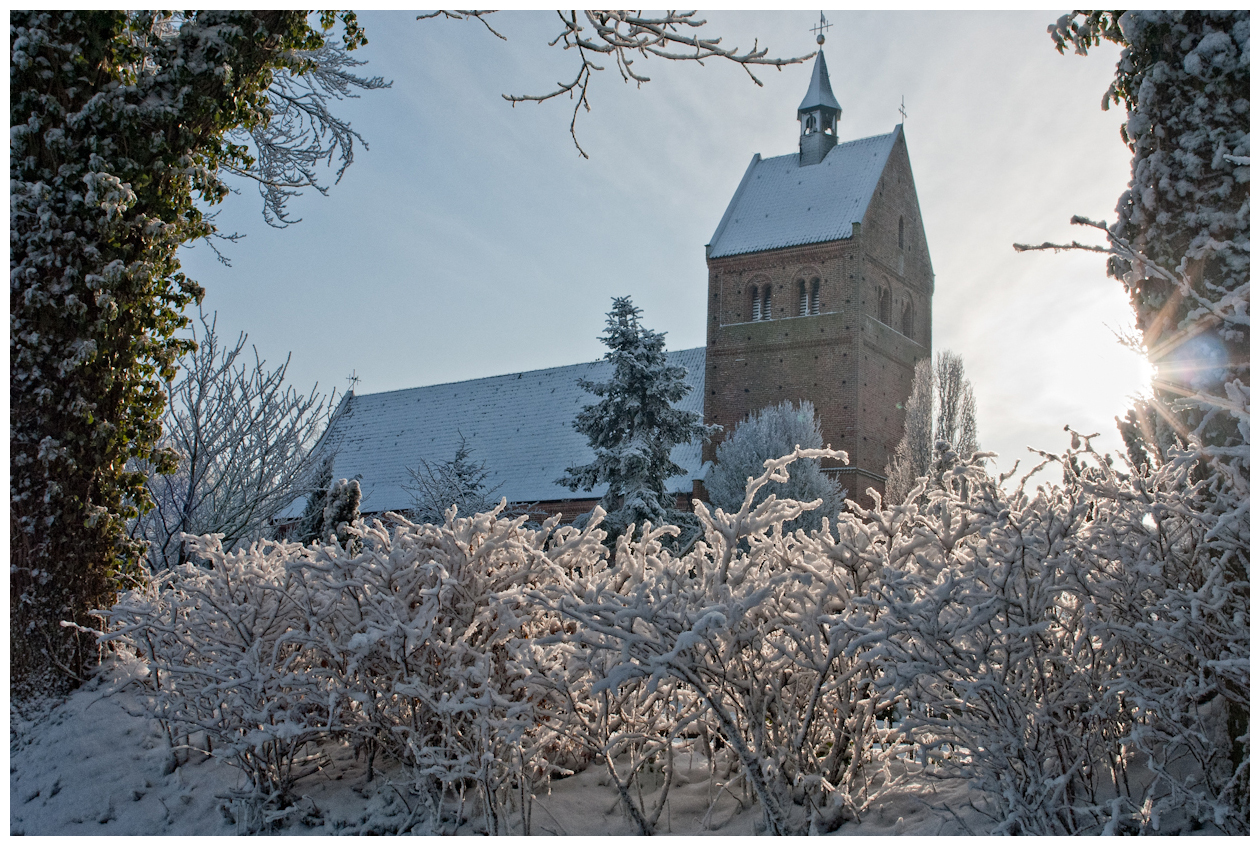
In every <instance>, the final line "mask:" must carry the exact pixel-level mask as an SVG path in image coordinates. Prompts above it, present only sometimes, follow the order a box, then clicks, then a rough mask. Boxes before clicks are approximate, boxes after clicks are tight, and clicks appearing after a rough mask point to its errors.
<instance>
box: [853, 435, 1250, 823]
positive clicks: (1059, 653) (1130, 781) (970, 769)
mask: <svg viewBox="0 0 1260 846" xmlns="http://www.w3.org/2000/svg"><path fill="white" fill-rule="evenodd" d="M1073 442H1074V446H1073V448H1072V449H1070V450H1068V451H1067V452H1065V453H1064V454H1063V455H1060V456H1049V455H1047V458H1048V459H1050V460H1053V461H1056V462H1058V463H1059V464H1061V465H1062V467H1063V469H1064V484H1063V485H1062V486H1047V487H1043V488H1039V489H1038V490H1037V491H1035V492H1033V493H1031V494H1029V493H1027V492H1025V490H1024V488H1023V485H1021V486H1020V487H1019V488H1017V489H1016V490H1015V492H1013V493H1007V492H1005V491H1003V490H1002V488H1001V487H1000V486H999V485H998V484H996V483H995V481H994V480H992V479H991V478H989V477H988V476H987V475H986V474H985V473H984V472H983V470H982V468H981V467H980V462H982V461H983V459H984V457H985V456H984V455H983V454H981V455H978V456H976V457H975V458H974V459H972V460H971V461H969V462H966V463H959V462H957V461H956V457H955V456H953V455H952V453H950V452H946V453H945V454H943V455H941V456H940V457H939V458H938V461H937V467H936V468H935V470H936V472H935V473H934V476H935V478H936V479H937V480H938V481H941V482H943V484H933V485H928V483H927V480H926V479H924V480H921V481H920V485H919V487H918V488H917V489H916V495H915V496H911V497H910V498H909V499H908V502H909V503H911V504H908V505H905V506H901V507H900V508H894V509H891V510H889V511H885V512H882V513H880V512H861V511H860V510H859V516H860V517H861V518H862V519H863V521H864V522H865V524H867V525H869V524H871V523H875V522H887V521H888V519H889V516H890V515H892V514H899V515H900V517H901V528H900V530H899V531H898V532H897V533H896V534H897V537H895V538H893V539H892V541H893V542H892V543H890V544H889V547H888V549H889V552H890V553H891V555H890V557H889V559H888V563H887V566H886V568H885V578H884V579H883V580H881V581H880V582H876V583H874V584H873V585H872V588H873V589H872V590H871V591H869V592H868V593H867V594H866V595H865V596H863V597H861V598H860V599H859V603H860V604H862V605H865V606H866V607H868V608H869V609H870V612H871V614H872V615H875V614H881V615H882V621H881V622H880V623H878V624H876V625H872V626H869V628H868V634H867V642H869V643H870V644H871V645H872V653H879V654H882V655H883V656H884V658H885V662H886V663H885V668H886V671H887V674H886V675H885V676H884V677H883V678H882V680H881V684H882V685H884V686H886V687H887V688H888V689H889V690H890V691H895V692H896V693H898V694H900V695H902V696H904V700H905V702H906V703H907V705H908V708H909V711H908V713H907V714H906V718H905V721H904V728H905V730H906V731H907V732H908V733H909V735H910V736H911V737H912V738H913V740H914V741H915V743H916V746H917V753H916V754H917V757H918V758H919V760H920V762H921V763H922V764H923V765H924V766H925V767H926V771H927V773H928V774H930V775H931V774H934V775H940V776H946V777H950V776H953V777H963V778H966V779H968V780H969V781H970V782H971V785H972V788H973V789H974V790H978V791H980V792H981V793H983V794H985V795H986V796H987V798H988V800H989V803H988V805H987V811H988V812H989V813H990V814H991V815H992V817H993V819H994V822H995V831H996V832H998V833H1030V834H1076V833H1090V832H1095V833H1096V832H1099V831H1126V830H1132V831H1150V830H1158V827H1159V824H1160V819H1161V817H1164V818H1167V817H1168V816H1169V814H1170V813H1171V812H1173V811H1177V812H1181V813H1186V814H1189V815H1191V817H1192V818H1194V819H1197V820H1199V821H1203V822H1211V823H1213V824H1215V825H1216V826H1218V827H1220V828H1222V829H1223V830H1226V831H1234V830H1239V831H1242V830H1246V828H1247V821H1246V816H1245V808H1246V801H1245V799H1246V797H1247V770H1248V755H1247V752H1246V749H1247V747H1246V743H1247V736H1246V732H1247V713H1248V712H1247V708H1248V705H1247V701H1248V700H1247V695H1248V693H1249V690H1250V684H1249V670H1248V656H1249V645H1248V639H1247V638H1248V629H1249V609H1248V604H1247V595H1248V593H1247V592H1248V575H1247V573H1248V568H1247V552H1246V550H1247V539H1248V537H1249V527H1248V524H1247V518H1246V515H1245V510H1242V511H1240V510H1239V508H1238V506H1239V501H1238V500H1233V507H1232V508H1230V507H1228V506H1226V505H1224V503H1225V502H1226V501H1227V500H1229V499H1231V497H1229V496H1225V495H1224V494H1225V492H1224V491H1222V490H1219V489H1218V490H1216V491H1214V492H1213V495H1205V493H1206V491H1205V488H1207V487H1210V486H1209V485H1207V484H1206V483H1203V482H1200V483H1198V484H1195V483H1194V481H1193V479H1192V473H1193V472H1194V471H1193V468H1194V465H1195V455H1194V454H1193V453H1190V452H1186V453H1184V454H1183V455H1182V460H1181V461H1179V462H1172V463H1170V464H1168V465H1166V466H1165V467H1164V468H1161V469H1160V470H1159V471H1157V472H1155V473H1150V472H1149V471H1147V470H1142V471H1138V470H1132V468H1131V470H1132V472H1130V473H1128V474H1122V473H1120V472H1119V471H1117V470H1115V469H1114V468H1113V467H1112V465H1111V463H1110V461H1109V460H1108V459H1105V458H1103V457H1101V456H1098V455H1097V454H1096V453H1094V452H1093V450H1092V448H1091V447H1090V444H1089V439H1088V438H1086V439H1084V441H1083V442H1082V440H1081V439H1080V437H1079V436H1077V435H1075V434H1074V435H1073ZM916 502H918V503H919V504H914V503H916ZM1244 508H1245V506H1244ZM1239 715H1240V716H1239ZM1240 744H1241V752H1240V748H1239V747H1240Z"/></svg>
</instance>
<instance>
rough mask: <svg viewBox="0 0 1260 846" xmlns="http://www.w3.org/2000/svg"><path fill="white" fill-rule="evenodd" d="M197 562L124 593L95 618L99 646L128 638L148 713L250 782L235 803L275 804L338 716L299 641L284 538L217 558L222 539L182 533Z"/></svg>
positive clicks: (310, 762) (313, 761)
mask: <svg viewBox="0 0 1260 846" xmlns="http://www.w3.org/2000/svg"><path fill="white" fill-rule="evenodd" d="M185 540H186V541H187V543H188V546H189V549H190V552H191V555H192V557H193V559H194V560H197V561H199V562H200V564H199V565H190V564H184V565H179V566H177V567H175V568H173V569H171V570H170V571H168V572H166V573H164V574H161V575H158V576H155V577H152V578H150V579H149V580H147V581H146V582H145V583H144V584H143V585H142V586H141V587H139V588H137V589H134V590H131V591H128V592H127V593H125V594H123V596H122V597H121V598H120V599H119V601H118V603H117V604H115V605H114V607H113V608H112V609H111V610H110V611H108V612H107V613H105V614H104V617H105V619H106V621H107V623H108V633H107V634H106V635H105V637H104V638H103V639H104V640H106V641H123V642H126V643H129V644H130V645H131V646H132V647H133V648H134V649H135V650H136V652H137V653H138V654H139V655H140V656H141V657H142V658H144V659H145V660H146V661H147V662H148V665H149V673H150V675H149V684H150V687H151V692H152V698H151V701H152V708H153V714H154V716H156V717H158V718H159V719H160V720H162V722H163V724H164V725H166V726H167V730H168V733H169V734H170V736H171V738H172V741H173V743H174V744H175V745H176V747H178V746H181V745H184V744H187V743H189V741H190V739H191V738H192V737H193V736H194V735H196V734H198V733H201V734H203V736H204V738H205V743H206V747H205V750H204V751H207V752H209V753H210V754H213V755H216V756H218V757H220V758H223V759H225V760H226V761H227V762H228V763H231V764H233V765H234V766H237V767H239V768H240V769H241V771H242V772H243V773H244V774H245V775H246V776H247V777H248V778H249V782H250V787H249V789H248V790H247V791H246V792H245V793H244V794H242V795H241V796H240V797H236V798H238V799H242V800H246V801H247V803H248V804H251V805H253V806H254V807H255V808H256V809H266V808H271V809H276V808H278V807H279V806H282V805H283V804H284V803H285V802H286V801H287V799H288V794H289V791H290V790H291V788H292V786H293V784H294V782H296V781H297V780H298V779H300V778H302V777H303V776H304V775H308V774H310V773H311V772H314V771H315V770H317V769H318V768H319V766H320V765H321V764H322V761H323V756H322V755H321V754H320V753H319V752H318V750H317V749H314V748H312V747H310V746H309V745H308V744H310V743H311V742H313V741H319V740H321V739H323V738H325V737H327V735H328V727H329V726H330V725H333V724H335V723H336V722H338V720H337V718H336V717H335V716H334V715H333V714H331V713H330V712H329V711H328V707H329V705H330V699H329V697H328V696H327V695H325V693H324V690H323V689H322V688H321V685H320V679H319V678H318V677H316V676H314V675H313V674H312V670H313V669H314V667H315V666H317V664H318V662H319V660H320V656H318V655H317V654H315V653H314V652H312V651H311V650H310V649H309V648H308V644H306V643H303V642H300V641H299V639H298V638H297V637H296V635H297V633H298V631H300V629H299V628H297V626H296V625H295V624H297V623H299V622H300V620H301V614H300V609H299V607H298V606H297V605H296V604H295V602H294V593H293V587H294V577H293V576H292V575H291V574H290V573H289V572H288V571H287V569H286V566H285V564H286V561H287V560H289V559H291V558H294V557H296V556H298V555H300V554H301V553H300V550H301V547H297V546H295V545H292V544H274V543H271V542H259V543H256V544H254V545H252V546H250V547H248V548H247V549H243V550H239V551H237V552H232V553H225V552H224V551H223V547H222V543H221V541H222V538H221V537H219V536H215V535H207V536H204V537H201V538H193V537H191V536H186V537H185Z"/></svg>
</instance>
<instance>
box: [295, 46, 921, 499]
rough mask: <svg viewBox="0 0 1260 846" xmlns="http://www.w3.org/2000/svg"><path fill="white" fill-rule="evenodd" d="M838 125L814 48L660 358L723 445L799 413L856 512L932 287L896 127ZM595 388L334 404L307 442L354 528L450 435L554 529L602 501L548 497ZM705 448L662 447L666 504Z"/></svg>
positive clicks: (577, 451)
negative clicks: (353, 503) (322, 452)
mask: <svg viewBox="0 0 1260 846" xmlns="http://www.w3.org/2000/svg"><path fill="white" fill-rule="evenodd" d="M840 114H841V108H840V104H839V102H838V101H837V100H836V97H835V95H834V94H833V93H832V90H831V82H830V79H829V78H828V75H827V63H826V60H825V59H824V58H823V54H822V51H821V50H820V51H819V53H818V55H817V58H816V59H815V60H814V66H813V71H812V75H811V78H810V82H809V88H808V90H807V91H806V93H805V98H804V99H803V100H802V101H801V104H800V106H799V107H798V108H797V111H796V117H797V120H798V121H799V122H800V144H799V149H798V150H797V151H796V152H795V153H790V154H788V155H783V156H776V157H774V158H765V159H763V158H762V157H761V155H760V154H757V155H754V156H753V157H752V161H751V162H750V163H749V165H748V168H747V170H746V171H745V172H744V175H743V178H742V179H741V180H740V182H739V185H738V187H737V188H736V189H735V193H734V195H733V196H732V197H731V200H730V203H729V204H728V205H727V208H726V212H725V214H723V215H722V219H721V220H720V221H719V222H718V224H717V228H716V230H715V231H714V233H713V237H712V238H711V239H710V241H709V243H708V244H707V245H706V246H705V256H706V260H707V264H708V301H707V305H708V308H707V311H708V314H707V324H706V337H705V346H704V347H703V348H698V349H689V350H677V351H673V352H670V353H669V354H668V355H669V359H670V362H671V363H672V364H678V365H681V366H683V367H684V368H686V370H687V377H686V379H687V383H688V384H689V385H690V387H691V391H690V392H689V393H688V395H687V396H686V397H685V398H683V399H682V400H681V401H680V402H679V406H680V407H682V408H685V409H687V410H691V411H696V412H698V413H701V414H702V415H703V417H704V421H705V422H706V423H717V424H720V425H721V426H722V427H723V431H724V432H730V431H731V430H732V429H733V428H734V427H735V425H736V424H738V423H739V422H740V421H741V420H742V419H744V418H745V417H746V416H747V415H748V414H750V413H751V412H754V411H757V410H759V409H761V408H764V407H765V406H768V405H773V404H776V403H779V402H782V401H784V400H792V401H799V400H810V401H811V402H812V403H813V404H814V407H815V408H816V409H817V411H818V415H819V417H820V419H821V421H822V431H823V440H824V442H825V443H828V444H830V445H831V446H832V447H833V448H835V449H840V450H844V451H845V452H847V453H848V455H849V464H847V465H843V466H842V465H839V464H836V465H835V466H833V467H829V468H827V469H828V472H831V473H834V474H836V475H837V476H838V478H839V481H840V484H841V486H842V487H844V488H847V489H848V496H849V497H850V498H853V499H857V500H859V501H862V500H865V499H866V497H865V491H866V489H867V488H872V487H873V488H875V489H876V490H880V491H882V490H883V481H884V469H885V467H886V465H887V464H888V461H889V459H890V457H891V456H892V452H893V450H894V449H895V447H896V445H897V442H898V441H899V440H900V438H901V430H902V425H903V422H904V411H903V410H902V409H903V406H904V404H905V401H906V399H907V397H909V395H910V383H911V379H912V378H913V375H914V366H915V363H916V362H917V361H918V360H919V359H922V358H925V357H928V356H930V355H931V346H932V290H933V285H934V276H933V273H932V263H931V259H930V258H929V255H928V248H927V240H926V236H925V233H924V229H923V221H922V217H921V215H920V212H919V202H918V197H917V195H916V193H915V188H914V179H913V176H912V174H911V170H910V157H909V153H908V152H907V149H906V141H905V136H904V134H903V131H902V126H900V125H898V126H897V127H896V128H895V129H893V131H892V132H890V133H889V134H887V135H878V136H874V137H871V138H861V139H857V140H853V141H845V142H841V141H840V140H839V124H840ZM697 284H699V280H697ZM610 374H611V365H610V364H608V363H607V362H604V361H598V362H594V363H588V364H574V365H569V366H565V367H553V368H548V369H545V370H533V371H529V372H525V373H510V374H507V375H504V376H492V377H489V378H484V379H472V380H469V381H465V382H454V383H448V384H443V385H429V386H425V387H419V388H410V389H406V390H398V391H386V392H382V393H376V394H364V395H357V394H354V393H353V392H351V393H349V394H347V395H346V396H345V397H344V399H343V400H342V403H341V405H340V406H339V407H338V410H337V412H336V414H335V416H334V418H333V420H332V422H331V423H330V425H329V428H328V430H327V432H325V435H324V437H323V438H322V439H321V444H323V445H324V446H326V447H327V448H329V449H330V450H335V452H336V458H335V460H334V466H333V478H349V479H355V478H357V479H358V480H359V484H360V487H361V489H362V493H363V501H362V504H361V506H360V509H361V511H362V512H363V513H365V514H374V513H376V514H379V513H382V512H385V511H401V510H406V509H407V508H410V507H411V505H412V498H411V493H410V492H409V491H408V487H409V485H410V475H409V473H408V468H416V467H419V466H420V463H421V461H422V460H423V461H428V462H430V463H433V462H441V461H447V460H450V459H451V458H452V457H453V456H454V455H455V451H456V449H457V448H458V446H459V444H460V440H461V438H462V439H463V440H464V441H465V442H466V444H467V445H468V446H469V447H470V448H471V450H472V455H471V458H472V460H474V461H475V462H478V463H480V462H485V466H486V469H487V471H488V472H489V474H490V484H492V485H499V486H500V487H499V488H498V490H497V492H496V495H497V496H504V497H506V498H507V499H508V501H509V502H510V503H514V504H521V505H529V506H530V507H529V510H530V512H531V513H535V514H554V513H557V512H560V513H562V514H563V515H564V519H565V520H566V521H567V520H570V519H572V518H573V517H575V516H577V515H579V514H582V513H585V512H587V511H589V510H590V509H591V508H592V507H593V506H594V505H595V503H596V502H597V501H598V499H599V497H600V496H601V495H602V494H603V490H601V489H595V490H592V491H589V492H585V491H579V492H577V493H576V494H575V493H574V492H572V491H570V490H568V489H567V488H564V487H561V486H560V485H558V484H557V483H556V480H557V479H559V478H560V476H561V475H562V474H563V473H564V471H565V468H566V467H571V466H575V465H580V464H586V463H588V462H589V461H591V460H592V458H593V453H592V452H591V450H590V448H589V447H588V446H587V443H586V439H585V437H584V436H582V435H580V434H578V433H577V432H576V431H574V429H573V426H572V422H573V419H574V417H575V416H576V415H577V413H578V411H580V410H581V408H582V407H583V406H585V405H587V404H590V403H592V402H594V401H595V397H593V396H592V395H591V394H589V393H587V392H586V391H584V390H583V389H582V388H581V387H580V386H579V385H578V380H579V379H587V380H592V381H602V380H605V379H607V378H608V377H609V375H610ZM721 437H722V436H721V435H720V434H719V435H718V438H716V439H715V440H714V441H713V442H710V443H706V444H701V443H691V444H683V445H680V446H679V447H677V448H676V449H675V451H674V453H673V456H672V457H673V459H674V461H675V463H677V464H678V465H679V466H680V467H683V468H684V469H685V473H684V474H682V475H680V476H677V477H674V478H673V479H670V480H669V482H668V485H667V489H668V490H669V491H671V492H673V493H675V494H676V495H677V497H678V504H679V506H680V507H683V508H689V503H690V500H691V498H692V497H693V496H697V495H699V496H703V479H704V473H705V471H706V469H707V464H708V462H711V461H712V460H713V457H714V451H715V448H716V443H717V441H718V440H720V438H721ZM301 505H302V504H301V503H300V502H299V503H296V504H295V505H294V506H293V507H292V508H291V510H293V509H296V511H300V510H301Z"/></svg>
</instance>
